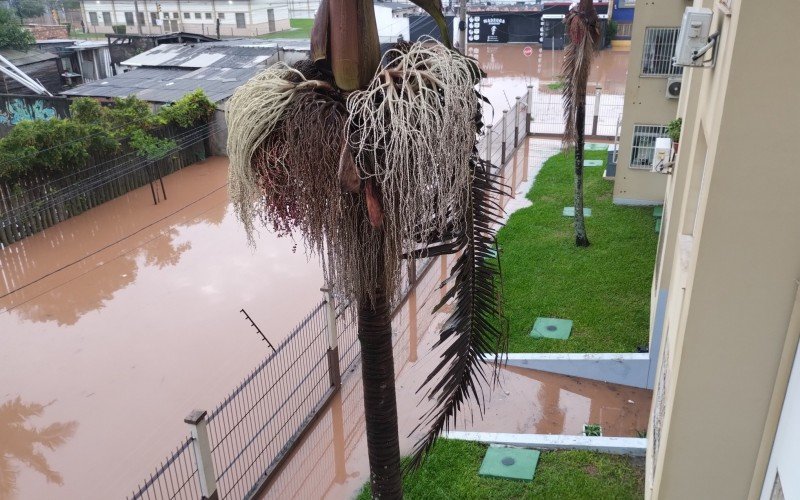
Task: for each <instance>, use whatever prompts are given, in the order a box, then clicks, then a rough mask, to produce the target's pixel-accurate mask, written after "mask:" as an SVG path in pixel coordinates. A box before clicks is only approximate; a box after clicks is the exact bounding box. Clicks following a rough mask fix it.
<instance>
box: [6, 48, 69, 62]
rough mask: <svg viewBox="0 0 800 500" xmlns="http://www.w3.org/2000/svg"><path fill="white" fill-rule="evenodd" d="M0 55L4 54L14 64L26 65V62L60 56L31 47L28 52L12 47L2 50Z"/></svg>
mask: <svg viewBox="0 0 800 500" xmlns="http://www.w3.org/2000/svg"><path fill="white" fill-rule="evenodd" d="M0 56H3V57H5V58H6V59H8V60H9V61H11V62H12V63H13V64H14V66H24V65H26V64H33V63H37V62H42V61H47V60H50V59H57V58H58V56H57V55H55V54H52V53H50V52H44V51H42V50H37V49H31V50H29V51H27V52H22V51H20V50H11V49H6V50H0Z"/></svg>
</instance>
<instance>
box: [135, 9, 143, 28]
mask: <svg viewBox="0 0 800 500" xmlns="http://www.w3.org/2000/svg"><path fill="white" fill-rule="evenodd" d="M136 22H137V23H139V26H144V12H137V13H136Z"/></svg>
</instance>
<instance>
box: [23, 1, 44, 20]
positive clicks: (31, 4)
mask: <svg viewBox="0 0 800 500" xmlns="http://www.w3.org/2000/svg"><path fill="white" fill-rule="evenodd" d="M44 8H45V6H44V2H42V1H41V0H17V1H16V9H17V15H18V16H19V17H21V18H22V19H28V18H31V17H39V16H41V15H44Z"/></svg>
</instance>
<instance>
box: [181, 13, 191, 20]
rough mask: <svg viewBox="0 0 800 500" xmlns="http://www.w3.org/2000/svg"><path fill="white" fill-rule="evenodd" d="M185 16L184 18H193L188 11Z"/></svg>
mask: <svg viewBox="0 0 800 500" xmlns="http://www.w3.org/2000/svg"><path fill="white" fill-rule="evenodd" d="M183 18H184V19H191V18H192V15H191V14H189V13H188V12H184V13H183Z"/></svg>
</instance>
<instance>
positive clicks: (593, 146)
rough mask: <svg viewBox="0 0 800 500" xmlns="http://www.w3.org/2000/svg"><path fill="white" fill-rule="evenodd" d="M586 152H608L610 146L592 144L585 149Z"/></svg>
mask: <svg viewBox="0 0 800 500" xmlns="http://www.w3.org/2000/svg"><path fill="white" fill-rule="evenodd" d="M583 150H584V151H608V144H602V143H599V142H590V143H588V144H586V145H585V146H584V147H583Z"/></svg>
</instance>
